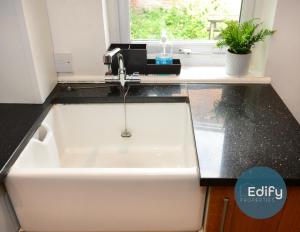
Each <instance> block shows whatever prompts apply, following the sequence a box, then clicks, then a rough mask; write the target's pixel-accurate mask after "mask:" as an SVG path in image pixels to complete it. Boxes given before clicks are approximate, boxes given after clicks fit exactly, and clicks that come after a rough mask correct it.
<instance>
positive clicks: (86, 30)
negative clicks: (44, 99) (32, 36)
mask: <svg viewBox="0 0 300 232" xmlns="http://www.w3.org/2000/svg"><path fill="white" fill-rule="evenodd" d="M47 3H48V10H49V11H48V13H49V18H50V25H51V31H52V38H53V44H54V51H55V53H71V54H72V59H73V74H74V75H101V74H104V73H105V71H106V67H105V66H104V65H103V62H102V56H103V54H104V52H105V51H106V46H107V43H108V42H107V41H106V37H105V34H106V32H105V26H104V23H105V21H104V19H103V17H104V16H103V10H102V0H47Z"/></svg>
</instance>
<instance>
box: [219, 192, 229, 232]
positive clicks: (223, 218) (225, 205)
mask: <svg viewBox="0 0 300 232" xmlns="http://www.w3.org/2000/svg"><path fill="white" fill-rule="evenodd" d="M228 205H229V199H228V198H227V197H225V198H224V203H223V212H222V218H221V224H220V232H224V225H225V220H226V215H227V210H228Z"/></svg>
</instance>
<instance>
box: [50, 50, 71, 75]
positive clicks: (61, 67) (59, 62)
mask: <svg viewBox="0 0 300 232" xmlns="http://www.w3.org/2000/svg"><path fill="white" fill-rule="evenodd" d="M54 60H55V67H56V72H59V73H72V72H73V62H72V54H71V53H56V54H54Z"/></svg>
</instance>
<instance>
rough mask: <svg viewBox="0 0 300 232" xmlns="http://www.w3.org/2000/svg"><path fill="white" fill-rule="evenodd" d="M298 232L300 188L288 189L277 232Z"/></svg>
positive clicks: (299, 225)
mask: <svg viewBox="0 0 300 232" xmlns="http://www.w3.org/2000/svg"><path fill="white" fill-rule="evenodd" d="M287 231H289V232H300V187H289V188H288V195H287V201H286V204H285V206H284V208H283V213H282V217H281V219H280V224H279V228H278V231H277V232H287Z"/></svg>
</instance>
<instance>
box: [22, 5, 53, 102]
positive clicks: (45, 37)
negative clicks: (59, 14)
mask: <svg viewBox="0 0 300 232" xmlns="http://www.w3.org/2000/svg"><path fill="white" fill-rule="evenodd" d="M22 4H23V10H24V15H25V22H26V26H27V34H28V37H29V41H30V47H31V54H32V59H33V64H34V68H35V75H36V77H37V82H38V87H39V92H40V96H41V99H42V101H44V100H45V99H46V98H47V96H48V95H49V93H50V92H51V91H52V89H53V88H54V87H55V85H56V83H57V74H56V71H55V65H54V56H53V55H54V54H53V52H54V50H53V43H52V38H51V31H50V25H49V17H48V10H47V2H46V0H22Z"/></svg>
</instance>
